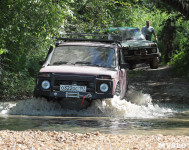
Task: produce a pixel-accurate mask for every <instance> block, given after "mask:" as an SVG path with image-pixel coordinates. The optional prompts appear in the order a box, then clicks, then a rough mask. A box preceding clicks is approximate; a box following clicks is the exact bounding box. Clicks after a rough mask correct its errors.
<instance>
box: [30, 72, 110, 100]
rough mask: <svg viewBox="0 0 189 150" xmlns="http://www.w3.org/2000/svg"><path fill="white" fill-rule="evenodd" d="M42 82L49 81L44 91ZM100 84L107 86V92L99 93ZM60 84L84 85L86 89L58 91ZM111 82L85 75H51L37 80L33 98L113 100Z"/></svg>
mask: <svg viewBox="0 0 189 150" xmlns="http://www.w3.org/2000/svg"><path fill="white" fill-rule="evenodd" d="M44 80H48V81H50V84H51V86H50V88H49V89H48V90H44V89H42V87H41V83H42V81H44ZM102 83H107V84H108V85H109V90H108V91H107V92H105V93H103V92H100V89H99V86H100V84H102ZM62 84H69V85H72V84H77V85H82V86H83V85H85V86H86V87H87V90H86V92H71V91H69V92H68V91H67V92H66V91H60V85H62ZM112 89H113V81H112V80H111V79H106V80H105V79H98V78H97V77H96V76H85V75H62V74H51V76H50V78H38V79H37V85H36V88H35V91H34V96H35V97H46V98H50V99H60V98H79V99H80V98H83V97H85V98H87V99H90V100H95V99H104V98H113V94H112Z"/></svg>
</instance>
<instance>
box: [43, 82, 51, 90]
mask: <svg viewBox="0 0 189 150" xmlns="http://www.w3.org/2000/svg"><path fill="white" fill-rule="evenodd" d="M41 86H42V88H43V89H45V90H47V89H48V88H50V82H49V81H47V80H45V81H43V82H42V83H41Z"/></svg>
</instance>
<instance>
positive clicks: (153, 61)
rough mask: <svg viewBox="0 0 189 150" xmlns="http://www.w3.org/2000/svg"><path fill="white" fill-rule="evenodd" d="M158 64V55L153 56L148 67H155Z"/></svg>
mask: <svg viewBox="0 0 189 150" xmlns="http://www.w3.org/2000/svg"><path fill="white" fill-rule="evenodd" d="M158 66H159V58H158V57H154V58H153V59H152V61H150V68H151V69H157V68H158Z"/></svg>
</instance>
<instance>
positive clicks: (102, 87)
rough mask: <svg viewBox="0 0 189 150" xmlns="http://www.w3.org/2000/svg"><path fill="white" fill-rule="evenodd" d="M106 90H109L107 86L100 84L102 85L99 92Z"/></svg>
mask: <svg viewBox="0 0 189 150" xmlns="http://www.w3.org/2000/svg"><path fill="white" fill-rule="evenodd" d="M108 89H109V87H108V84H106V83H102V84H101V85H100V91H101V92H107V91H108Z"/></svg>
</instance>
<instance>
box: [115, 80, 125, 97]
mask: <svg viewBox="0 0 189 150" xmlns="http://www.w3.org/2000/svg"><path fill="white" fill-rule="evenodd" d="M115 95H116V96H120V99H121V100H122V99H124V97H123V96H122V91H121V89H120V83H117V86H116V89H115Z"/></svg>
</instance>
